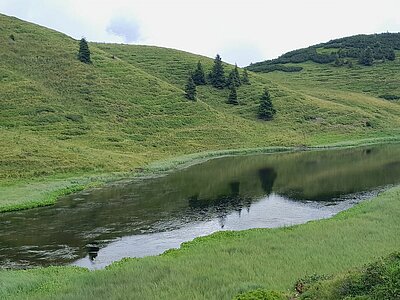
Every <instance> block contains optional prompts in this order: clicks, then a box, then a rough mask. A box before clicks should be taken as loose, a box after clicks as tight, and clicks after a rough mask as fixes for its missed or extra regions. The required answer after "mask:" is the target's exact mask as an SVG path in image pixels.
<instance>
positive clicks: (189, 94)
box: [185, 74, 197, 101]
mask: <svg viewBox="0 0 400 300" xmlns="http://www.w3.org/2000/svg"><path fill="white" fill-rule="evenodd" d="M196 94H197V92H196V85H195V83H194V81H193V76H192V74H189V77H188V81H187V83H186V86H185V96H186V98H187V99H189V100H192V101H195V100H196Z"/></svg>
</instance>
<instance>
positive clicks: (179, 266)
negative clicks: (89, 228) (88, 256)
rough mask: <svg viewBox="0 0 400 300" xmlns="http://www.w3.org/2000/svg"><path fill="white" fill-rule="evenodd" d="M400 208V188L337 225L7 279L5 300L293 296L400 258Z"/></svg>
mask: <svg viewBox="0 0 400 300" xmlns="http://www.w3.org/2000/svg"><path fill="white" fill-rule="evenodd" d="M399 201H400V188H399V187H397V188H393V189H391V190H389V191H387V192H385V193H383V194H381V195H380V196H378V197H377V198H375V199H373V200H372V201H367V202H364V203H362V204H360V205H358V206H356V207H353V208H351V209H350V210H348V211H345V212H342V213H340V214H338V215H337V216H335V217H333V218H332V219H328V220H322V221H316V222H310V223H307V224H304V225H300V226H294V227H286V228H279V229H253V230H247V231H241V232H219V233H216V234H213V235H211V236H208V237H203V238H197V239H195V240H194V241H192V242H189V243H186V244H184V245H183V246H182V247H181V249H179V250H171V251H168V252H167V253H165V254H163V255H161V256H155V257H146V258H141V259H127V260H125V261H122V262H119V263H115V264H114V265H112V266H111V267H109V268H108V269H106V270H101V271H93V272H89V271H87V270H85V269H79V268H73V267H51V268H44V269H33V270H27V271H0V298H2V299H3V298H4V299H24V298H32V299H54V298H57V299H94V298H96V299H128V298H132V297H133V298H135V299H230V298H232V297H233V296H235V295H236V294H238V293H241V292H245V291H248V290H253V289H256V288H268V289H275V290H281V291H289V290H292V287H293V284H294V283H295V281H296V280H297V279H299V278H302V277H304V276H305V275H310V274H313V273H319V274H335V273H339V272H343V271H345V270H347V269H349V268H352V267H355V266H361V265H363V264H364V263H366V262H369V261H372V260H374V259H375V258H376V257H378V256H382V255H387V254H388V253H390V252H393V251H395V250H397V249H398V245H399V243H400V236H399V235H398V232H399V230H400V218H399V210H398V207H399Z"/></svg>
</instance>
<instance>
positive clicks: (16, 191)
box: [0, 136, 400, 213]
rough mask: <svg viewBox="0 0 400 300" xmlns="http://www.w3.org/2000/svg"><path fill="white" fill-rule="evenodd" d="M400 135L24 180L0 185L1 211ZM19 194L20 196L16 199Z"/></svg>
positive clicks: (215, 154) (218, 153)
mask: <svg viewBox="0 0 400 300" xmlns="http://www.w3.org/2000/svg"><path fill="white" fill-rule="evenodd" d="M397 142H400V136H392V137H382V138H370V139H362V140H350V141H343V142H336V143H332V144H325V145H313V146H303V147H284V146H282V147H261V148H243V149H228V150H219V151H207V152H200V153H194V154H189V155H184V156H180V157H177V158H173V159H168V160H161V161H156V162H153V163H150V164H149V165H147V166H144V167H142V168H137V169H136V171H134V172H129V173H127V172H120V173H104V174H95V175H90V174H88V175H81V176H76V175H75V176H74V175H70V176H68V175H65V177H60V178H56V177H48V178H43V179H41V180H33V181H32V182H29V181H26V180H25V181H24V182H18V183H16V184H10V185H7V186H0V190H2V193H1V196H0V213H4V212H11V211H18V210H24V209H31V208H36V207H43V206H49V205H54V204H55V203H56V202H57V200H58V199H59V198H61V197H63V196H66V195H68V194H72V193H75V192H79V191H82V190H87V189H90V188H94V187H101V186H104V185H106V184H108V183H112V182H119V181H131V180H134V179H144V178H149V177H155V176H162V175H165V174H167V173H169V172H173V171H175V170H178V169H182V168H187V167H190V166H192V165H195V164H200V163H203V162H205V161H207V160H210V159H215V158H220V157H224V156H234V155H253V154H274V153H278V152H292V151H311V150H314V151H315V150H328V149H345V148H352V147H362V146H368V145H376V144H385V143H397ZM19 197H20V198H19Z"/></svg>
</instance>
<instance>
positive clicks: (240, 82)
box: [233, 64, 242, 86]
mask: <svg viewBox="0 0 400 300" xmlns="http://www.w3.org/2000/svg"><path fill="white" fill-rule="evenodd" d="M233 72H234V73H235V79H236V84H237V86H241V85H242V81H241V80H240V75H239V68H238V66H237V64H235V68H234V69H233Z"/></svg>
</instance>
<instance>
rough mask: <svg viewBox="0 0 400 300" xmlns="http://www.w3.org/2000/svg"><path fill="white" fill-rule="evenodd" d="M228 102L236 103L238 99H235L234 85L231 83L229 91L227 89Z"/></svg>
mask: <svg viewBox="0 0 400 300" xmlns="http://www.w3.org/2000/svg"><path fill="white" fill-rule="evenodd" d="M228 103H229V104H233V105H238V104H239V101H238V99H237V92H236V86H235V85H234V84H232V85H231V86H230V91H229V96H228Z"/></svg>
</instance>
